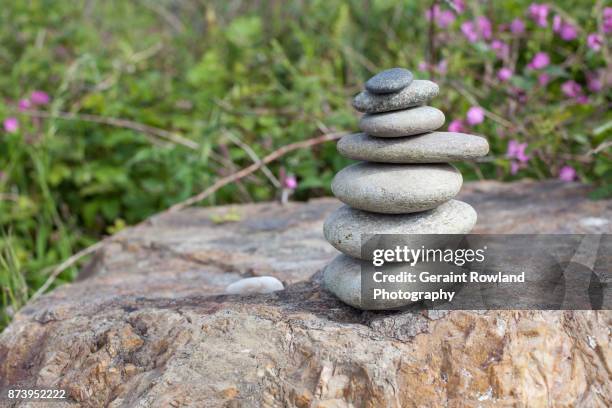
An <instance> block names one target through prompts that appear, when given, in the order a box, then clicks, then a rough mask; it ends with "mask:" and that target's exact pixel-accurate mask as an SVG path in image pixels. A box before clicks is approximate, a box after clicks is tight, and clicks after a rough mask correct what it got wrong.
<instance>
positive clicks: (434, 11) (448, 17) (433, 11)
mask: <svg viewBox="0 0 612 408" xmlns="http://www.w3.org/2000/svg"><path fill="white" fill-rule="evenodd" d="M425 17H426V18H427V20H428V21H431V19H432V18H433V19H434V21H435V22H436V25H438V26H439V27H440V28H446V27H448V26H449V25H451V24H452V22H453V21H455V14H453V12H452V11H450V10H440V6H438V5H437V4H436V5H434V6H433V7H431V8H429V9H428V10H427V11H426V12H425Z"/></svg>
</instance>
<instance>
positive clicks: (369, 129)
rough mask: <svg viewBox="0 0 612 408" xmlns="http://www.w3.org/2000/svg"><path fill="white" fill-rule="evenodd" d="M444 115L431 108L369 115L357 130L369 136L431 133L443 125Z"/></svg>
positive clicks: (425, 107)
mask: <svg viewBox="0 0 612 408" xmlns="http://www.w3.org/2000/svg"><path fill="white" fill-rule="evenodd" d="M444 119H445V118H444V113H442V111H441V110H440V109H436V108H434V107H431V106H419V107H416V108H412V109H405V110H400V111H392V112H384V113H375V114H370V113H366V114H365V115H363V116H362V117H361V120H360V121H359V128H360V129H361V130H363V131H364V132H365V133H367V134H368V135H370V136H378V137H401V136H411V135H418V134H420V133H425V132H431V131H432V130H436V129H439V128H440V127H442V125H444Z"/></svg>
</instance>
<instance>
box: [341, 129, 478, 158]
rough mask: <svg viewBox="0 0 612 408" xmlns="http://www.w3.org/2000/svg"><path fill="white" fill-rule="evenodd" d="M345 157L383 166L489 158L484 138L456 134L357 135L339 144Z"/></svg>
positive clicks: (350, 136) (343, 139) (346, 138)
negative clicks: (407, 135) (398, 136)
mask: <svg viewBox="0 0 612 408" xmlns="http://www.w3.org/2000/svg"><path fill="white" fill-rule="evenodd" d="M337 148H338V152H339V153H340V154H341V155H343V156H344V157H348V158H349V159H355V160H365V161H370V162H379V163H447V162H453V161H461V160H474V159H476V158H478V157H482V156H486V155H487V153H488V152H489V143H487V140H486V139H485V138H484V137H481V136H474V135H468V134H465V133H454V132H432V133H425V134H422V135H417V136H410V137H401V138H386V139H382V138H378V137H372V136H369V135H366V134H365V133H355V134H352V135H346V136H344V137H343V138H342V139H340V140H339V141H338V145H337Z"/></svg>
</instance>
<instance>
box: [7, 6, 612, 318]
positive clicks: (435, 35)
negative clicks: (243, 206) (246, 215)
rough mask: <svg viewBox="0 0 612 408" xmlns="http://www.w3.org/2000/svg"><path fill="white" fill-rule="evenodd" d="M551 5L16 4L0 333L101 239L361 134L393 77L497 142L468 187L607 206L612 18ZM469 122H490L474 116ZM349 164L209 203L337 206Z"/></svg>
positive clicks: (456, 122)
mask: <svg viewBox="0 0 612 408" xmlns="http://www.w3.org/2000/svg"><path fill="white" fill-rule="evenodd" d="M432 4H434V5H435V7H436V8H435V10H434V12H433V18H427V9H428V8H429V7H431V6H432ZM536 6H538V4H536ZM546 7H547V10H546V13H545V14H547V15H546V16H545V20H546V22H545V24H542V23H543V22H542V17H543V16H542V11H541V10H540V11H538V10H537V9H534V8H533V5H532V4H531V3H530V2H527V1H510V0H508V1H495V2H493V1H476V0H474V1H466V2H462V1H434V2H413V1H396V0H352V1H334V0H325V1H321V0H312V1H281V0H270V1H261V0H260V1H247V0H224V1H210V0H209V1H206V0H164V1H162V0H160V1H146V0H140V1H119V0H109V1H86V0H80V1H78V0H70V1H67V0H31V1H17V2H7V3H5V4H4V5H3V7H2V8H0V38H1V41H0V60H1V61H2V64H1V65H0V70H1V75H0V94H1V96H2V102H0V118H1V119H2V120H4V122H3V125H4V129H3V130H2V131H0V152H1V154H0V198H1V200H0V223H1V225H2V226H1V228H2V236H1V237H0V268H1V269H0V287H1V289H2V293H1V299H0V302H1V303H0V327H2V325H3V324H6V323H7V322H8V321H9V319H10V316H11V315H12V314H13V313H14V311H15V310H16V309H17V308H19V307H20V306H22V305H23V304H24V303H25V302H26V301H27V300H28V299H29V298H30V297H31V296H32V295H33V294H34V293H35V292H36V290H38V289H39V288H41V286H43V284H44V283H45V282H46V281H47V280H48V279H49V276H50V274H52V273H53V271H54V270H57V269H54V268H56V267H57V265H59V264H61V263H62V262H63V261H65V260H66V259H69V258H70V257H71V256H72V255H74V254H75V253H77V252H78V251H80V250H82V249H83V248H86V247H88V246H90V245H92V244H93V243H95V242H97V241H99V240H100V239H101V238H102V237H103V236H105V235H108V234H112V233H114V232H116V231H118V230H120V229H122V228H123V227H124V226H126V225H131V224H134V223H137V222H139V221H141V220H143V219H145V218H146V217H148V216H150V215H152V214H154V213H156V212H159V211H163V210H164V209H166V208H168V207H169V206H171V205H172V204H175V203H177V202H180V201H182V200H185V199H187V198H188V197H190V196H193V195H194V194H197V193H198V192H200V191H202V190H203V189H205V188H206V187H208V186H210V185H211V184H212V183H214V181H215V180H218V179H219V178H221V177H224V176H227V175H228V174H231V173H233V172H235V171H237V170H239V169H240V168H243V167H245V166H248V165H250V164H252V163H253V161H254V160H257V159H256V158H255V155H256V156H258V157H260V158H261V157H264V156H266V155H267V154H269V153H271V152H274V151H275V149H278V148H279V147H281V146H283V145H286V144H289V143H292V142H296V141H300V140H305V139H309V138H313V137H317V136H319V135H321V134H324V133H328V132H342V131H355V130H356V124H357V119H356V112H355V111H354V110H353V109H352V108H351V106H350V100H351V97H352V96H353V95H354V94H356V93H357V92H358V91H359V90H360V88H361V86H362V83H363V81H364V80H365V79H367V78H368V77H369V76H371V75H372V74H374V73H376V72H377V71H379V70H381V69H384V68H389V67H393V66H402V67H407V68H408V69H411V70H412V71H413V72H415V75H416V77H417V78H432V79H433V80H435V81H436V82H438V83H439V84H440V87H441V95H440V96H439V97H438V98H436V99H435V100H434V101H432V105H434V106H437V107H439V108H440V109H442V110H443V111H444V112H445V113H446V115H447V125H448V124H449V123H452V124H453V126H454V129H465V131H466V132H472V133H477V134H483V135H485V136H487V137H488V139H489V141H490V144H491V148H492V150H491V154H490V156H489V157H487V158H486V159H485V160H483V161H482V162H479V163H475V164H463V165H460V167H461V170H462V172H463V174H464V178H465V179H466V180H473V179H497V180H515V179H521V178H537V179H544V178H559V177H560V178H562V179H564V180H568V181H570V180H580V181H582V182H584V183H589V184H591V185H592V186H593V195H592V197H591V198H592V199H597V198H600V197H604V196H608V195H610V194H611V187H610V185H611V183H610V180H611V178H612V162H611V158H610V149H609V141H610V135H611V131H612V118H611V116H610V93H609V81H610V78H609V77H610V75H608V73H609V69H610V66H609V61H610V49H609V34H608V25H607V24H609V22H608V21H607V20H606V18H608V17H606V16H607V15H609V14H610V13H609V12H608V11H607V8H606V7H605V6H604V2H602V1H588V0H587V1H585V0H563V1H557V2H555V4H554V5H546ZM538 12H539V13H540V14H539V15H538ZM436 13H439V14H436ZM429 16H430V17H431V16H432V12H431V11H430V14H429ZM554 16H558V17H554ZM553 17H554V18H555V19H562V21H563V23H562V24H569V25H571V27H573V28H574V30H575V32H574V34H575V35H574V36H572V35H564V34H559V33H560V32H561V31H560V30H561V29H560V28H559V25H558V24H561V23H559V21H561V20H553ZM609 18H612V17H609ZM515 19H521V23H524V28H523V29H522V30H521V29H520V28H521V27H520V24H518V23H517V24H518V25H517V26H514V25H511V23H512V21H514V20H515ZM487 21H488V22H489V26H488V27H487ZM554 24H557V26H556V27H554ZM563 27H565V26H563ZM470 30H471V31H470ZM570 31H571V30H570ZM570 34H571V33H570ZM593 35H597V36H598V37H593ZM570 37H572V38H570ZM597 40H598V41H599V42H597ZM495 41H497V42H495ZM500 44H501V45H500ZM598 44H599V46H598ZM542 52H544V53H546V56H547V57H548V58H549V61H548V62H547V63H544V64H542V58H540V63H539V64H538V63H537V62H535V60H534V58H537V55H538V53H542ZM540 57H542V56H541V55H540ZM544 62H546V61H544ZM542 65H543V66H542ZM503 68H506V69H507V71H505V73H501V72H500V70H502V69H503ZM543 74H544V75H543ZM594 81H595V82H594ZM596 81H599V82H598V83H597V82H596ZM568 82H569V83H570V85H567V83H568ZM474 107H476V108H477V110H478V109H480V110H482V112H484V113H485V116H484V118H482V119H480V120H479V117H478V113H479V112H472V113H476V116H475V117H474V116H473V115H472V116H470V115H469V114H468V115H467V116H466V114H467V113H468V112H469V111H470V109H471V108H474ZM517 146H519V148H518V150H517ZM521 146H522V150H521ZM517 152H518V153H517ZM348 163H349V161H348V160H346V159H344V158H342V157H340V156H339V155H338V154H337V153H336V151H335V145H334V143H333V142H331V143H330V142H328V143H324V144H318V145H316V146H313V147H312V148H310V149H299V150H295V151H292V152H291V153H289V154H287V155H284V156H282V157H281V158H279V159H278V160H277V161H275V162H273V163H271V164H270V165H269V173H268V174H264V173H262V172H256V173H254V174H253V175H251V176H248V177H245V178H243V179H241V180H239V181H238V182H236V183H232V184H229V185H227V186H225V187H223V188H221V189H220V190H219V191H217V192H216V193H215V194H213V195H211V196H210V197H208V198H207V199H206V200H204V201H203V202H202V204H205V205H213V204H221V203H240V202H252V201H261V200H273V199H276V198H277V197H278V196H279V194H280V191H279V190H280V189H279V187H278V182H277V179H279V178H280V179H281V183H282V182H283V177H286V176H283V174H285V175H287V174H288V175H291V176H295V178H296V179H297V187H296V188H294V187H295V186H294V185H293V183H292V184H291V185H290V186H289V187H290V188H291V189H294V190H295V191H294V194H293V198H295V199H299V200H304V199H308V198H312V197H317V196H322V195H328V194H329V193H330V191H329V184H330V180H331V178H332V176H333V174H334V173H335V172H336V171H338V170H339V169H340V168H342V167H344V166H345V165H347V164H348ZM75 273H76V269H75V267H74V266H72V267H69V268H64V269H62V271H61V273H60V274H59V276H57V279H55V280H54V281H53V282H52V285H50V286H51V287H52V286H54V285H58V284H61V283H62V282H66V281H70V280H72V279H73V278H74V276H75ZM49 283H51V281H49ZM44 288H47V286H45V287H44Z"/></svg>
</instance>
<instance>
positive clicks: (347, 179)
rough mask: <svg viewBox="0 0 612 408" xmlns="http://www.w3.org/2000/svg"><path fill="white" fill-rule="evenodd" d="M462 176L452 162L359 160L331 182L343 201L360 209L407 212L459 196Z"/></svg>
mask: <svg viewBox="0 0 612 408" xmlns="http://www.w3.org/2000/svg"><path fill="white" fill-rule="evenodd" d="M462 182H463V178H462V177H461V173H460V172H459V171H458V170H457V169H456V168H454V167H453V166H452V165H450V164H383V163H363V162H362V163H357V164H354V165H352V166H348V167H345V168H344V169H342V170H341V171H340V172H338V174H336V176H335V177H334V179H333V181H332V185H331V188H332V191H333V193H334V195H335V196H336V197H338V199H339V200H340V201H342V202H343V203H345V204H348V205H350V206H351V207H353V208H358V209H360V210H365V211H372V212H376V213H384V214H405V213H412V212H417V211H425V210H430V209H432V208H435V207H437V206H439V205H440V204H442V203H444V202H446V201H448V200H450V199H451V198H453V197H454V196H456V195H457V193H458V192H459V189H460V188H461V184H462Z"/></svg>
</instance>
